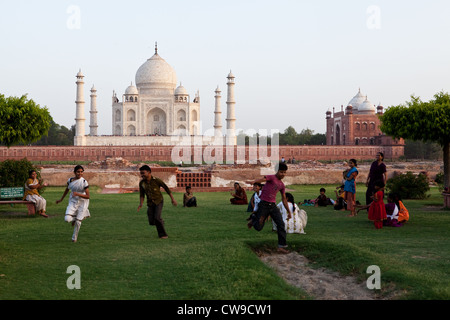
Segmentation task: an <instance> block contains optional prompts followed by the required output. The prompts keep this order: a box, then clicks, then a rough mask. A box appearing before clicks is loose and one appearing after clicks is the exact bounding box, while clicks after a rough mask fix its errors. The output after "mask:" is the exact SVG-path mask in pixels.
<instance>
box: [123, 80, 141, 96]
mask: <svg viewBox="0 0 450 320" xmlns="http://www.w3.org/2000/svg"><path fill="white" fill-rule="evenodd" d="M125 94H139V91H138V89H137V88H136V87H135V86H134V85H133V83H131V85H129V86H128V88H127V89H126V90H125Z"/></svg>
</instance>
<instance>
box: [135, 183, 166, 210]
mask: <svg viewBox="0 0 450 320" xmlns="http://www.w3.org/2000/svg"><path fill="white" fill-rule="evenodd" d="M160 187H163V188H164V190H166V192H167V193H168V194H170V193H171V191H170V189H169V187H168V186H167V185H166V184H165V183H164V181H162V180H161V179H159V178H156V177H153V176H152V177H151V179H150V182H147V181H146V180H141V181H140V182H139V192H140V194H141V197H145V195H147V206H150V205H152V204H155V205H158V204H160V203H161V202H162V201H163V195H162V193H161V190H160Z"/></svg>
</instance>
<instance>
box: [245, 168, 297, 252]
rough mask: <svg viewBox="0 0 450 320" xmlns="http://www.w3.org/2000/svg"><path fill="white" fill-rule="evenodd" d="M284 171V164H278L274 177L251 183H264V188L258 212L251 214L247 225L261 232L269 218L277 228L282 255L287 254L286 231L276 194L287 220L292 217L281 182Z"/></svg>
mask: <svg viewBox="0 0 450 320" xmlns="http://www.w3.org/2000/svg"><path fill="white" fill-rule="evenodd" d="M286 171H287V165H286V164H285V163H279V165H278V170H277V173H276V174H275V175H267V176H264V178H261V179H259V180H256V181H254V182H252V184H253V183H256V182H259V183H261V182H264V187H263V189H262V192H261V196H260V199H261V201H260V202H259V205H258V211H256V212H255V213H254V214H252V216H251V219H250V221H249V223H248V224H247V226H248V227H249V228H251V227H254V228H255V230H256V231H261V230H262V229H263V227H264V222H265V221H266V219H267V217H268V216H271V217H272V220H273V221H274V222H275V224H276V226H277V233H278V250H279V251H281V252H284V253H287V252H288V251H287V250H285V249H284V248H286V247H287V244H286V229H285V226H284V222H283V217H282V216H281V213H280V210H278V207H277V205H276V196H277V193H278V192H280V194H281V201H282V202H283V205H284V207H285V208H286V211H287V212H288V219H290V218H291V217H292V213H291V211H290V209H289V205H288V203H287V199H286V193H285V186H284V183H283V182H282V181H281V180H282V179H283V178H284V177H285V176H286Z"/></svg>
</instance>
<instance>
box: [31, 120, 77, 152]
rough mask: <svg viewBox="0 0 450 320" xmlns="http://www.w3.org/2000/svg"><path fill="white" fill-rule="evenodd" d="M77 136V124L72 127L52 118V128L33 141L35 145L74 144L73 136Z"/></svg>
mask: <svg viewBox="0 0 450 320" xmlns="http://www.w3.org/2000/svg"><path fill="white" fill-rule="evenodd" d="M74 136H75V125H73V126H72V127H71V128H70V129H68V128H67V127H65V126H61V125H59V124H57V123H56V122H55V121H53V119H52V118H51V119H50V129H49V130H48V134H47V135H44V136H42V137H41V139H39V140H38V141H36V142H35V143H33V145H54V146H73V137H74Z"/></svg>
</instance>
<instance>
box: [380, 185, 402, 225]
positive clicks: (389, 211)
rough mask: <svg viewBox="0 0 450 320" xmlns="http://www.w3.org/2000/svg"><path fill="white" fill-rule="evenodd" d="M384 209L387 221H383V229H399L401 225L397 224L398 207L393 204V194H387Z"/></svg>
mask: <svg viewBox="0 0 450 320" xmlns="http://www.w3.org/2000/svg"><path fill="white" fill-rule="evenodd" d="M386 200H387V203H386V204H385V207H386V217H387V219H386V220H384V221H383V226H385V227H401V226H402V225H401V224H399V223H398V213H399V210H398V207H397V204H396V203H395V202H394V194H393V193H389V194H388V196H387V199H386Z"/></svg>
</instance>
